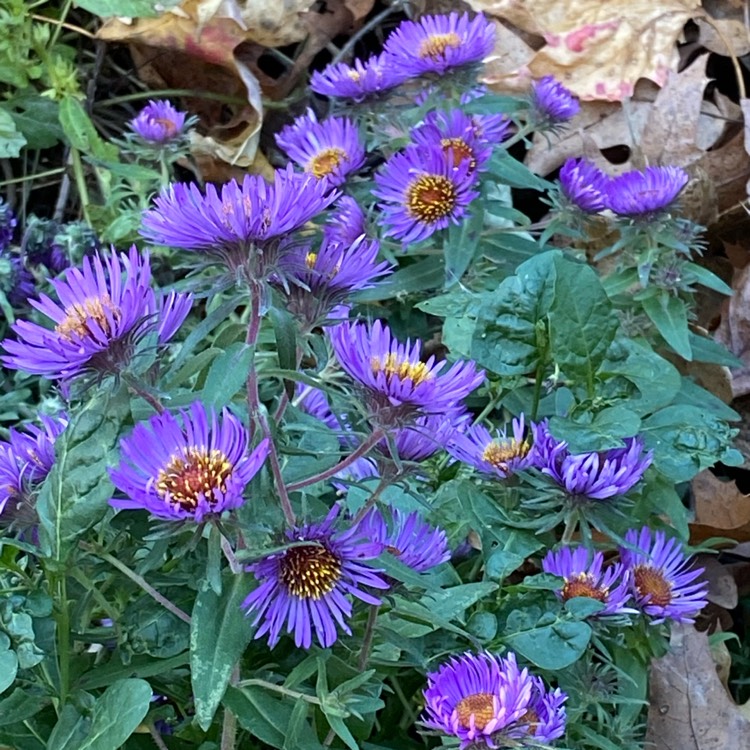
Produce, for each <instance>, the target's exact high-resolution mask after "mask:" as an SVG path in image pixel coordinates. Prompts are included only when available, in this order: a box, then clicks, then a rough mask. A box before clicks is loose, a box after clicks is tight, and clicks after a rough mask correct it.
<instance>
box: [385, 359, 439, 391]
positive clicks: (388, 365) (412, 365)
mask: <svg viewBox="0 0 750 750" xmlns="http://www.w3.org/2000/svg"><path fill="white" fill-rule="evenodd" d="M370 367H371V368H372V372H373V374H375V375H377V374H378V373H379V372H384V373H385V376H386V378H387V380H388V382H390V381H391V380H392V379H393V378H394V377H395V378H398V379H399V380H411V382H412V383H413V384H414V385H419V384H420V383H424V382H425V381H426V380H429V379H430V378H431V377H432V373H431V372H430V370H429V369H428V367H427V365H426V364H425V363H424V362H408V361H405V360H399V359H398V357H397V356H396V355H395V354H387V355H386V357H385V361H382V360H381V359H380V357H373V358H372V360H371V361H370Z"/></svg>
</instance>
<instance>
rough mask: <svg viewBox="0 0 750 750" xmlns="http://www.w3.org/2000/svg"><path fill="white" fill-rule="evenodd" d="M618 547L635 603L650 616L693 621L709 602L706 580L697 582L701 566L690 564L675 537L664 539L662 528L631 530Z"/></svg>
mask: <svg viewBox="0 0 750 750" xmlns="http://www.w3.org/2000/svg"><path fill="white" fill-rule="evenodd" d="M625 541H626V542H627V543H628V544H629V545H631V547H621V548H620V557H621V559H622V561H623V564H624V565H625V568H626V569H627V571H628V572H629V574H630V585H631V590H632V592H633V596H634V598H635V601H636V604H637V605H638V606H639V607H640V609H641V610H642V611H643V612H645V613H646V614H647V615H649V616H650V617H651V618H653V620H652V621H653V622H654V624H656V623H660V622H664V621H665V620H674V621H675V622H685V623H689V622H693V620H695V617H696V616H697V614H698V613H699V612H700V610H701V609H703V607H705V606H706V604H707V603H708V602H707V600H706V596H707V594H708V583H707V582H706V581H698V580H696V579H698V578H700V576H701V574H702V573H703V568H696V567H693V566H692V564H691V560H690V559H689V558H688V557H687V556H686V555H685V553H684V552H683V550H682V545H681V544H680V543H679V542H678V541H677V540H676V539H667V537H666V535H665V534H664V532H663V531H655V532H653V533H652V532H651V529H649V528H648V527H644V528H642V529H641V530H640V531H637V530H636V529H630V530H629V531H628V532H627V534H625Z"/></svg>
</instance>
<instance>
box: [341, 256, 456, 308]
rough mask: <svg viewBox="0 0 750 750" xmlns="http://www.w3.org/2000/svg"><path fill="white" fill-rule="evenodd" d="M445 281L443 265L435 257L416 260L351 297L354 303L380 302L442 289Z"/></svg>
mask: <svg viewBox="0 0 750 750" xmlns="http://www.w3.org/2000/svg"><path fill="white" fill-rule="evenodd" d="M444 281H445V265H444V263H443V259H442V258H441V257H438V256H437V255H430V256H428V257H427V258H423V259H422V260H418V261H417V262H416V263H411V264H410V265H408V266H405V267H403V268H399V270H398V271H396V272H395V273H393V274H391V275H390V276H389V277H388V278H386V279H385V280H384V281H381V282H379V283H378V284H376V285H375V286H374V287H372V288H371V289H364V290H362V291H361V292H357V293H356V294H355V295H354V296H353V301H354V302H380V301H381V300H386V299H393V298H394V297H399V296H401V295H402V294H414V293H416V292H423V291H425V290H427V289H438V288H442V286H443V282H444Z"/></svg>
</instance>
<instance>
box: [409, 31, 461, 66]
mask: <svg viewBox="0 0 750 750" xmlns="http://www.w3.org/2000/svg"><path fill="white" fill-rule="evenodd" d="M460 46H461V37H460V36H459V35H458V34H456V32H455V31H451V32H449V33H448V34H430V36H428V37H427V39H425V40H424V41H423V42H422V44H420V45H419V53H418V54H419V56H420V57H423V58H424V57H431V58H432V59H433V60H437V59H439V58H441V57H443V56H444V55H445V50H446V49H448V47H460Z"/></svg>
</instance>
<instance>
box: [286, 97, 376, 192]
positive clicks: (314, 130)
mask: <svg viewBox="0 0 750 750" xmlns="http://www.w3.org/2000/svg"><path fill="white" fill-rule="evenodd" d="M276 143H277V144H278V146H279V148H281V149H283V150H284V151H285V152H286V154H287V156H289V158H290V159H291V160H292V161H293V162H295V163H296V164H298V165H299V166H301V167H302V168H303V169H304V170H305V172H307V173H308V174H311V175H313V177H316V178H317V179H319V180H328V182H329V184H331V185H341V184H342V183H343V182H345V181H346V178H347V176H348V175H350V174H352V173H353V172H356V171H357V170H358V169H360V168H361V167H362V165H363V164H364V163H365V146H364V143H363V142H362V139H361V138H360V137H359V131H358V129H357V125H356V124H355V122H354V121H353V120H350V119H349V118H348V117H328V118H327V119H325V120H323V122H318V118H317V117H316V116H315V113H314V112H313V111H312V110H311V109H308V110H307V114H306V115H304V116H302V117H298V118H297V119H296V120H295V121H294V122H293V123H292V124H291V125H287V126H286V127H285V128H284V129H283V130H282V131H281V132H280V133H279V134H278V135H277V136H276Z"/></svg>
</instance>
